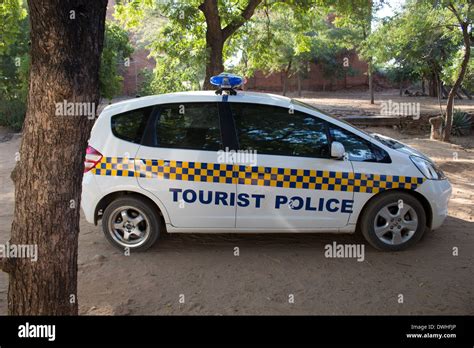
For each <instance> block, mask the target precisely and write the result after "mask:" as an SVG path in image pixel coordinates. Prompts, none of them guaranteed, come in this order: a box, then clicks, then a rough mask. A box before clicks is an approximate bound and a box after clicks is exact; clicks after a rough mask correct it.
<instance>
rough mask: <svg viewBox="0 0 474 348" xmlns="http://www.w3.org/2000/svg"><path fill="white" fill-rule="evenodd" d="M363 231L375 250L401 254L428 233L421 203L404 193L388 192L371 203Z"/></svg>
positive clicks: (362, 218)
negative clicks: (400, 251)
mask: <svg viewBox="0 0 474 348" xmlns="http://www.w3.org/2000/svg"><path fill="white" fill-rule="evenodd" d="M363 214H364V215H363V216H362V217H361V223H360V228H361V231H362V234H363V235H364V237H365V239H366V240H367V241H368V242H369V243H370V244H371V245H372V246H374V247H375V248H377V249H379V250H385V251H398V250H403V249H406V248H408V247H409V246H411V245H413V244H415V243H416V242H417V241H419V240H420V239H421V237H422V236H423V233H424V232H425V229H426V214H425V210H424V209H423V206H422V205H421V203H420V202H419V201H418V200H417V199H416V198H415V197H413V196H412V195H410V194H408V193H404V192H398V191H395V192H387V193H383V194H381V195H380V196H379V197H376V198H375V199H373V200H372V201H371V202H369V203H368V205H367V207H366V209H364V212H363Z"/></svg>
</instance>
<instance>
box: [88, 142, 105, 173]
mask: <svg viewBox="0 0 474 348" xmlns="http://www.w3.org/2000/svg"><path fill="white" fill-rule="evenodd" d="M101 159H102V154H101V153H100V152H99V151H97V150H96V149H94V148H93V147H92V146H88V147H87V150H86V158H85V160H84V173H87V172H88V171H89V170H91V169H92V168H94V167H95V166H96V165H97V163H99V162H100V160H101Z"/></svg>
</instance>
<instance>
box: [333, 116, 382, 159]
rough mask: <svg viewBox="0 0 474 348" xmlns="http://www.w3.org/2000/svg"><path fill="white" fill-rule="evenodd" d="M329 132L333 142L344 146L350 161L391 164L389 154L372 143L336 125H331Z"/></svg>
mask: <svg viewBox="0 0 474 348" xmlns="http://www.w3.org/2000/svg"><path fill="white" fill-rule="evenodd" d="M329 131H330V133H331V138H332V140H333V141H337V142H340V143H341V144H342V145H344V149H345V150H346V153H347V155H348V157H349V160H351V161H355V162H382V163H390V162H391V160H390V156H389V155H388V153H387V152H386V151H384V150H383V149H381V148H379V147H378V146H376V145H374V144H372V143H371V142H369V141H367V140H365V139H362V138H361V137H359V136H357V135H355V134H353V133H351V132H349V131H347V130H345V129H342V128H339V127H337V126H334V125H330V128H329Z"/></svg>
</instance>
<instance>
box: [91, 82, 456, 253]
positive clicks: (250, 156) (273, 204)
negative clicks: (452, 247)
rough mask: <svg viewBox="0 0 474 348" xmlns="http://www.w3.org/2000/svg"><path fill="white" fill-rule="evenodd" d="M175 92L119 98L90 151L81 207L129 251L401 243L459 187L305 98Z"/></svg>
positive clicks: (410, 153) (437, 220) (403, 149)
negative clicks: (168, 241) (257, 241)
mask: <svg viewBox="0 0 474 348" xmlns="http://www.w3.org/2000/svg"><path fill="white" fill-rule="evenodd" d="M213 82H214V83H215V84H218V85H219V87H220V88H219V90H218V92H217V93H215V92H213V91H206V92H184V93H171V94H164V95H158V96H150V97H144V98H138V99H134V100H127V101H124V102H120V103H117V104H113V105H110V106H108V107H106V108H105V109H104V111H103V112H102V113H101V115H100V116H99V118H98V119H97V121H96V123H95V125H94V128H93V130H92V133H91V138H90V141H89V147H88V149H87V155H86V158H85V174H84V179H83V195H82V207H83V210H84V212H85V216H86V219H87V221H89V222H91V223H96V224H97V221H98V220H99V219H102V228H103V231H104V234H105V236H106V237H107V239H108V240H109V241H110V242H111V243H112V244H113V245H115V246H117V247H119V248H127V247H128V248H130V250H145V249H147V248H149V247H150V246H152V245H153V243H155V241H156V240H157V238H158V236H159V234H160V233H161V232H163V231H165V230H166V231H167V232H170V233H174V232H181V233H187V232H192V233H196V232H204V233H213V232H216V233H220V232H239V233H240V232H241V233H261V232H334V233H352V232H355V231H356V230H360V231H361V232H362V233H363V235H364V236H365V238H366V239H367V241H368V242H369V243H370V244H372V245H373V246H374V247H376V248H378V249H382V250H401V249H404V248H406V247H408V246H410V245H412V244H414V243H415V242H417V241H418V240H419V239H420V238H421V237H422V235H423V233H424V232H425V230H427V229H435V228H438V227H439V226H440V225H441V224H442V223H443V221H444V219H445V217H446V215H447V205H448V200H449V197H450V195H451V185H450V184H449V182H448V180H447V179H446V177H445V176H444V175H443V173H442V172H441V171H440V170H439V169H438V168H437V167H436V165H435V164H434V163H433V162H432V161H431V160H430V159H429V158H427V157H426V156H425V155H423V154H421V153H419V152H417V151H416V150H414V149H412V148H410V147H408V146H406V145H404V144H402V143H399V142H397V141H395V140H393V139H390V138H386V137H382V136H380V135H369V134H367V133H365V132H363V131H361V130H359V129H357V128H355V127H353V126H352V125H350V124H347V123H345V122H343V121H341V120H339V119H337V118H334V117H332V116H329V115H327V114H326V113H324V112H322V111H320V110H318V109H316V108H314V107H312V106H310V105H306V104H304V103H302V102H300V101H297V100H292V99H289V98H286V97H282V96H277V95H272V94H263V93H250V92H242V91H239V92H238V93H236V92H235V90H234V89H233V88H232V87H235V86H236V85H239V84H241V83H242V81H241V79H240V78H238V77H236V76H233V75H226V74H222V75H219V76H217V77H214V79H213Z"/></svg>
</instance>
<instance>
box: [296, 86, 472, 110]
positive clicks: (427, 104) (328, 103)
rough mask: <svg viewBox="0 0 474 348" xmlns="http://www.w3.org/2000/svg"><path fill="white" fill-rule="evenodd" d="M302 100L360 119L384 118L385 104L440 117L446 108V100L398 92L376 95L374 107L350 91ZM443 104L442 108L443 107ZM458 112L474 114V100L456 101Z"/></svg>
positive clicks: (363, 95)
mask: <svg viewBox="0 0 474 348" xmlns="http://www.w3.org/2000/svg"><path fill="white" fill-rule="evenodd" d="M288 96H289V97H294V98H299V97H298V96H297V95H296V93H290V94H289V95H288ZM302 97H303V99H301V100H302V101H304V102H306V103H310V104H313V105H315V106H317V107H319V108H321V109H323V110H325V111H328V112H330V113H331V114H333V115H337V116H341V115H347V116H360V115H381V114H382V106H383V104H382V102H385V104H386V105H388V101H390V100H391V102H392V103H416V104H418V103H419V108H420V114H421V115H439V114H441V108H443V109H444V108H445V107H446V99H441V101H439V100H438V99H437V98H432V97H406V96H403V97H400V96H399V92H398V90H395V89H389V90H384V91H380V92H377V93H376V94H375V103H374V104H370V101H369V94H368V92H367V91H359V90H347V91H338V92H307V91H303V93H302ZM440 102H441V108H440ZM454 104H455V106H454V107H455V109H461V110H463V111H466V112H470V113H471V114H472V113H474V99H471V100H469V99H467V98H464V99H462V100H459V99H455V102H454Z"/></svg>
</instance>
